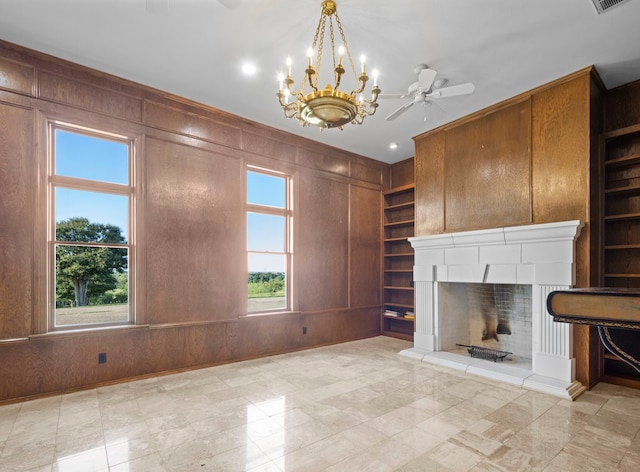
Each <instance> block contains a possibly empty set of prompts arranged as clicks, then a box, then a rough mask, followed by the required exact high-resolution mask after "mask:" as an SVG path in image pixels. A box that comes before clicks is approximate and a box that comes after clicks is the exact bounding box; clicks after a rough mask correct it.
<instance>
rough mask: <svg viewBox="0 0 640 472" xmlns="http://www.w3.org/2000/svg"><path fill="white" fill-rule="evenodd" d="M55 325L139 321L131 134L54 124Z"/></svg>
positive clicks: (52, 286)
mask: <svg viewBox="0 0 640 472" xmlns="http://www.w3.org/2000/svg"><path fill="white" fill-rule="evenodd" d="M50 140H51V151H52V152H51V163H50V166H49V168H50V169H51V171H50V173H49V192H48V195H49V212H48V215H50V216H49V234H50V237H49V261H50V264H49V267H50V268H51V269H50V273H49V280H50V282H49V293H50V296H49V328H50V330H55V329H70V328H78V327H88V326H95V325H120V324H126V323H130V322H131V321H132V309H131V305H130V281H129V279H130V277H131V274H132V270H131V264H130V262H131V254H132V244H131V227H130V226H131V225H130V221H131V207H132V189H133V185H132V183H131V166H132V162H131V161H132V160H131V148H132V145H131V142H130V140H128V139H127V138H126V137H122V136H115V135H111V134H107V133H101V132H98V131H93V130H86V129H84V128H75V127H71V126H66V125H64V126H63V125H51V127H50Z"/></svg>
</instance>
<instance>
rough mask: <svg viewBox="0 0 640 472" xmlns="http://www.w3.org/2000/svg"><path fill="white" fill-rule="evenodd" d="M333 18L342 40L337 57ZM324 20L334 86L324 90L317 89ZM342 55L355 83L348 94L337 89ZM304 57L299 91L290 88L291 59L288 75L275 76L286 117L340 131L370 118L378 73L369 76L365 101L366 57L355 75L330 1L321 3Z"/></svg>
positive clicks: (354, 69)
mask: <svg viewBox="0 0 640 472" xmlns="http://www.w3.org/2000/svg"><path fill="white" fill-rule="evenodd" d="M334 17H335V20H336V21H335V23H336V25H337V27H338V31H339V33H340V39H341V40H342V45H341V46H340V47H339V48H338V55H337V56H336V45H335V38H334V29H333V19H334ZM327 20H329V37H330V41H331V58H332V62H333V76H334V77H333V79H334V84H333V86H331V85H330V84H327V86H326V87H325V88H324V89H318V79H319V76H320V63H321V61H322V51H323V46H324V39H325V27H326V24H327ZM316 51H317V52H316ZM345 53H346V55H347V59H348V61H349V65H350V66H351V71H352V72H353V77H354V79H355V81H356V83H357V88H356V89H355V90H352V91H351V93H346V92H343V91H341V90H338V88H339V87H340V84H341V81H342V78H343V77H342V76H343V75H344V73H345V72H346V71H345V68H344V66H343V64H342V62H343V58H344V55H345ZM314 54H315V57H316V61H315V66H314V65H313V57H314ZM307 55H308V58H309V63H308V65H307V68H306V69H305V71H304V76H303V78H302V87H301V88H300V90H298V91H293V90H292V89H291V86H292V85H293V79H292V78H291V58H287V75H286V76H284V75H283V74H280V76H279V77H278V79H279V81H280V88H279V90H278V94H277V95H278V100H279V101H280V105H281V106H282V109H283V111H284V115H285V116H286V117H287V118H295V119H297V120H298V121H299V122H300V124H301V125H302V126H309V125H314V126H319V127H320V128H340V129H343V127H344V125H345V124H347V123H353V124H358V125H361V124H362V123H363V121H364V119H365V118H366V116H367V115H369V116H371V115H373V114H374V113H375V112H376V108H377V107H378V104H377V103H376V102H377V100H378V95H379V94H380V88H379V87H378V74H377V71H376V70H374V71H373V73H372V75H373V88H372V89H371V99H370V100H367V99H365V98H364V97H363V96H362V92H363V91H364V89H365V86H366V85H367V81H368V80H369V77H368V76H367V73H366V67H365V57H364V56H361V57H360V75H358V74H356V68H355V66H354V64H353V59H352V58H351V52H350V51H349V46H348V45H347V39H346V38H345V36H344V31H343V30H342V24H341V23H340V17H339V16H338V12H337V5H336V2H334V1H332V0H324V1H323V2H322V12H321V14H320V21H319V22H318V27H317V28H316V33H315V36H314V37H313V44H312V45H311V48H309V50H308V51H307ZM336 61H337V64H336ZM307 84H308V85H309V87H310V90H309V92H308V93H307V92H306V91H305V88H306V86H307Z"/></svg>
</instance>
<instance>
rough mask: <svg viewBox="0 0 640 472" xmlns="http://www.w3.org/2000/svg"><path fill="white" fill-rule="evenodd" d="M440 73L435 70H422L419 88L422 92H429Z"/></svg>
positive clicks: (419, 77)
mask: <svg viewBox="0 0 640 472" xmlns="http://www.w3.org/2000/svg"><path fill="white" fill-rule="evenodd" d="M437 74H438V73H437V72H436V71H435V70H433V69H422V70H421V71H420V75H419V76H418V88H419V89H420V90H422V91H425V92H426V91H427V90H429V89H430V88H431V86H432V85H433V81H434V80H436V75H437Z"/></svg>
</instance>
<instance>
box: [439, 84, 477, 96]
mask: <svg viewBox="0 0 640 472" xmlns="http://www.w3.org/2000/svg"><path fill="white" fill-rule="evenodd" d="M475 89H476V87H475V86H474V85H473V84H472V83H471V82H467V83H466V84H460V85H452V86H451V87H443V88H441V89H437V90H434V91H433V92H431V93H429V94H427V97H429V98H441V97H455V96H457V95H467V94H469V93H472V92H473V91H474V90H475Z"/></svg>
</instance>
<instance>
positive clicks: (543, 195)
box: [415, 68, 604, 385]
mask: <svg viewBox="0 0 640 472" xmlns="http://www.w3.org/2000/svg"><path fill="white" fill-rule="evenodd" d="M603 94H604V88H603V87H602V85H601V83H600V80H599V77H598V76H597V74H596V72H595V70H594V69H593V68H587V69H584V70H581V71H578V72H576V73H574V74H572V75H570V76H567V77H564V78H562V79H559V80H557V81H554V82H552V83H550V84H547V85H545V86H544V87H540V88H538V89H535V90H532V91H530V92H528V93H525V94H522V95H520V96H517V97H514V98H512V99H510V100H508V101H505V102H503V103H501V104H498V105H496V106H493V107H491V108H488V109H486V110H482V111H481V112H478V113H476V114H474V115H471V116H468V117H465V118H463V119H461V120H458V121H457V122H454V123H451V124H448V125H446V126H443V127H441V128H438V129H436V130H433V131H430V132H428V133H425V134H423V135H420V136H417V137H416V138H415V143H416V155H415V169H416V235H417V236H424V235H429V234H439V233H446V232H453V231H464V230H475V229H487V228H495V227H502V226H516V225H523V224H536V223H549V222H553V221H563V220H574V219H575V220H580V221H582V222H584V223H585V226H584V228H583V229H582V231H581V234H580V237H579V239H578V241H577V249H576V252H577V254H576V260H577V264H576V285H577V286H579V287H587V286H590V283H591V281H592V278H591V277H592V273H593V269H592V266H591V257H592V255H593V254H592V249H593V246H592V244H594V242H593V240H592V236H593V237H595V238H596V242H597V237H598V235H597V228H592V227H591V220H592V206H593V204H594V202H593V201H592V189H591V186H592V185H594V182H595V181H597V178H596V179H594V176H593V175H592V172H591V171H592V167H593V168H594V170H597V168H598V148H597V145H596V144H595V143H597V137H598V136H599V133H600V132H601V131H602V119H601V115H602V96H603ZM592 179H594V180H592ZM596 192H597V190H596ZM596 226H597V225H596ZM593 339H594V338H593V333H592V332H591V331H589V330H588V329H582V328H577V329H574V356H575V357H576V360H577V378H578V380H580V381H581V382H582V383H583V384H585V385H593V384H594V383H595V382H597V380H598V379H599V375H598V369H599V363H598V359H597V358H596V357H595V353H594V352H593V348H592V346H593Z"/></svg>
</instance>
